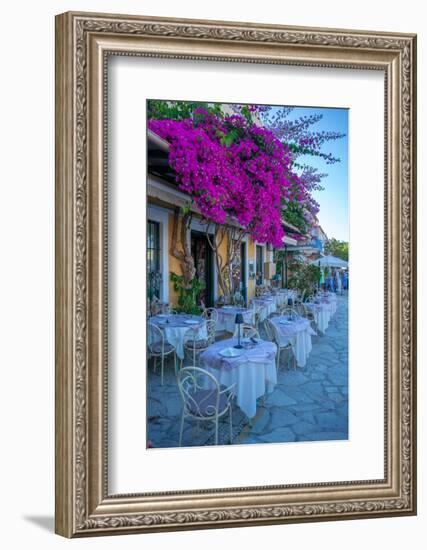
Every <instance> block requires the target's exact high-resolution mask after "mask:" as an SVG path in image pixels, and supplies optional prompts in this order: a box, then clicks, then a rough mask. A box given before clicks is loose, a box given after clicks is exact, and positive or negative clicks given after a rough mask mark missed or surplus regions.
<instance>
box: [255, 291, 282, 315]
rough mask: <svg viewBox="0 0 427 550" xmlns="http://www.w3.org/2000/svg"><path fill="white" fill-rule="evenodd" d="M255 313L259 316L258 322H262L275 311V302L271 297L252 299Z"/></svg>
mask: <svg viewBox="0 0 427 550" xmlns="http://www.w3.org/2000/svg"><path fill="white" fill-rule="evenodd" d="M253 304H254V309H255V312H256V313H258V315H259V320H260V321H264V320H265V319H267V317H269V316H270V315H271V314H272V313H275V312H276V311H277V305H276V301H275V299H274V297H273V296H263V297H262V298H254V299H253Z"/></svg>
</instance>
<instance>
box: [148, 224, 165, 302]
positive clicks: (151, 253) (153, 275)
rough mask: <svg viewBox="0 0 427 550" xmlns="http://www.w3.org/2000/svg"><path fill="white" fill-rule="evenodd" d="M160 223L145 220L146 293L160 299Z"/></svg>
mask: <svg viewBox="0 0 427 550" xmlns="http://www.w3.org/2000/svg"><path fill="white" fill-rule="evenodd" d="M160 253H161V250H160V224H159V222H154V221H152V220H148V222H147V293H148V297H149V299H150V300H152V299H153V298H154V296H156V297H157V298H158V299H159V300H160V287H161V282H162V274H161V271H160Z"/></svg>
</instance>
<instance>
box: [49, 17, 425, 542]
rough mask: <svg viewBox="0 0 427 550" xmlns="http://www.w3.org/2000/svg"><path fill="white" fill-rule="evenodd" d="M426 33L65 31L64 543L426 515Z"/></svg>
mask: <svg viewBox="0 0 427 550" xmlns="http://www.w3.org/2000/svg"><path fill="white" fill-rule="evenodd" d="M415 120H416V37H415V35H411V34H402V33H383V32H381V33H379V32H367V31H354V30H335V29H334V30H333V29H313V28H303V27H285V26H276V25H274V26H269V25H256V24H248V23H236V22H233V23H231V22H217V21H194V20H177V19H164V18H152V17H143V16H141V17H137V16H124V15H108V14H89V13H71V12H69V13H65V14H62V15H58V16H57V18H56V159H57V162H56V236H57V238H56V532H57V533H58V534H60V535H63V536H66V537H80V536H93V535H106V534H125V533H135V532H141V533H143V532H153V531H165V530H180V529H205V528H219V527H236V526H250V525H263V524H274V523H289V522H304V521H322V520H324V521H326V520H340V519H353V518H375V517H384V516H399V515H413V514H415V513H416V416H415V413H416V406H415V405H416V402H415V398H416V370H415V367H416V261H415V250H416V212H415V208H416V188H415V176H416V159H415V152H416V141H415V140H416V134H415Z"/></svg>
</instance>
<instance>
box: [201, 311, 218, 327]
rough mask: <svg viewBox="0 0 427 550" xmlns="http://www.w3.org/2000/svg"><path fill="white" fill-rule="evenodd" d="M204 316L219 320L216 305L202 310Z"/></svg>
mask: <svg viewBox="0 0 427 550" xmlns="http://www.w3.org/2000/svg"><path fill="white" fill-rule="evenodd" d="M202 317H203V318H204V319H206V320H207V321H209V320H212V321H215V323H217V322H218V312H217V310H216V309H215V308H214V307H207V308H205V309H204V310H203V311H202Z"/></svg>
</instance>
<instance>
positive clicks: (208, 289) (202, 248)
mask: <svg viewBox="0 0 427 550" xmlns="http://www.w3.org/2000/svg"><path fill="white" fill-rule="evenodd" d="M191 255H192V256H193V259H194V267H195V268H196V277H197V278H198V279H200V280H201V281H203V282H204V283H205V288H204V289H203V290H202V291H201V292H200V301H201V300H203V303H204V304H205V306H206V307H213V305H214V292H213V290H214V289H213V279H214V277H213V256H212V249H211V247H210V245H209V243H208V240H207V238H206V235H204V234H203V233H199V232H198V231H192V232H191Z"/></svg>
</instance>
